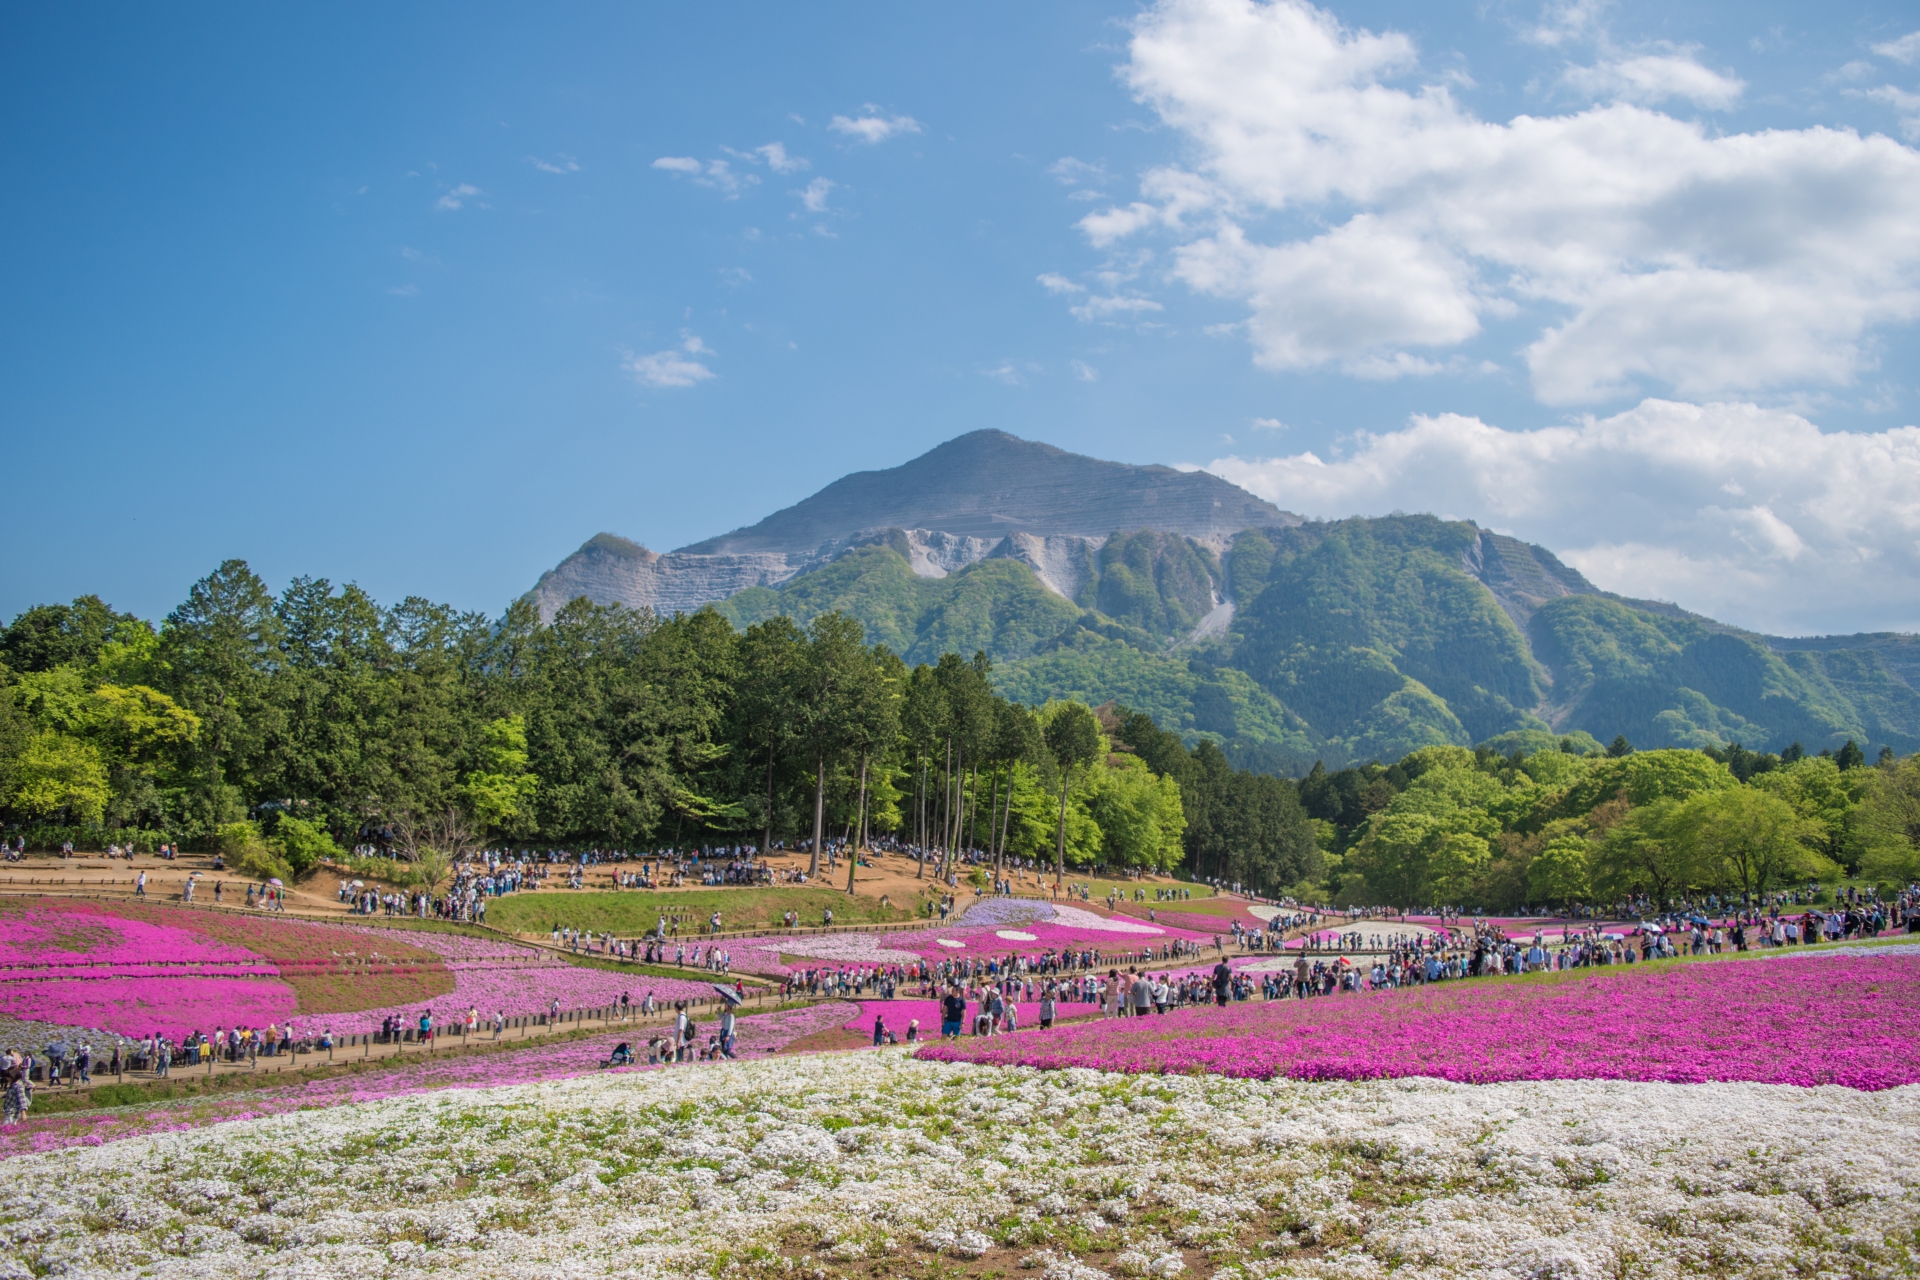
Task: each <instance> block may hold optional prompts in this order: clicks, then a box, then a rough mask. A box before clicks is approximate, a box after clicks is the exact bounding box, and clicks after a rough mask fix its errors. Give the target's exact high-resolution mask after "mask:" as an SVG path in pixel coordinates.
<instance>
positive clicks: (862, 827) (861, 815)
mask: <svg viewBox="0 0 1920 1280" xmlns="http://www.w3.org/2000/svg"><path fill="white" fill-rule="evenodd" d="M853 831H854V836H853V848H851V849H849V850H847V896H848V897H849V898H851V897H852V896H853V873H854V872H855V871H856V870H857V869H858V868H859V866H860V839H861V837H862V836H864V835H866V834H867V758H866V757H865V756H861V757H860V805H859V808H858V809H856V810H855V811H854V817H853Z"/></svg>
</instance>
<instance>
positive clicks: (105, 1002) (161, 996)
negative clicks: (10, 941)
mask: <svg viewBox="0 0 1920 1280" xmlns="http://www.w3.org/2000/svg"><path fill="white" fill-rule="evenodd" d="M294 1009H295V997H294V993H293V988H292V987H289V986H287V985H286V984H285V983H283V982H280V981H278V980H276V979H270V978H235V977H226V976H222V977H216V978H197V977H165V978H152V977H138V978H136V977H127V978H120V979H115V980H113V981H95V980H89V979H86V978H46V979H42V980H40V981H36V982H0V1014H4V1015H6V1016H7V1017H11V1018H20V1019H25V1020H29V1021H39V1022H57V1023H62V1024H64V1025H66V1026H70V1027H98V1028H100V1029H101V1030H103V1031H112V1032H117V1033H118V1034H120V1035H123V1036H129V1037H140V1036H145V1035H150V1034H151V1033H153V1032H155V1031H158V1032H160V1033H161V1034H162V1035H167V1036H171V1037H173V1038H174V1039H175V1040H178V1039H179V1038H180V1037H181V1036H183V1035H185V1034H186V1033H188V1032H190V1031H206V1032H211V1031H212V1030H213V1029H214V1028H215V1027H233V1026H244V1027H264V1026H266V1025H268V1024H269V1023H281V1024H284V1023H285V1022H286V1021H287V1019H289V1018H291V1017H293V1016H294Z"/></svg>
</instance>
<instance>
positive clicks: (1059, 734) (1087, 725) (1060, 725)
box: [1041, 702, 1101, 885]
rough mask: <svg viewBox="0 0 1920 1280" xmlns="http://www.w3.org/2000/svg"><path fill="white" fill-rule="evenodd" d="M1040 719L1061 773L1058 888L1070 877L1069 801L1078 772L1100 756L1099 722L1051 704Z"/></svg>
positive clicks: (1071, 706)
mask: <svg viewBox="0 0 1920 1280" xmlns="http://www.w3.org/2000/svg"><path fill="white" fill-rule="evenodd" d="M1041 718H1042V721H1043V725H1044V730H1043V731H1044V733H1045V735H1046V742H1047V750H1048V752H1049V753H1051V754H1052V756H1053V760H1054V764H1055V766H1056V767H1057V768H1058V769H1059V770H1060V825H1059V833H1058V836H1057V838H1056V840H1055V844H1054V861H1053V880H1054V883H1055V884H1056V885H1057V884H1060V883H1061V882H1062V881H1064V880H1065V879H1066V874H1067V799H1068V797H1069V796H1070V795H1071V794H1072V792H1073V783H1074V778H1075V775H1076V772H1084V771H1085V770H1086V769H1087V768H1089V767H1091V766H1092V764H1093V762H1094V761H1095V760H1097V759H1098V758H1099V756H1100V747H1101V743H1100V722H1099V721H1098V720H1096V719H1094V716H1093V712H1092V711H1090V710H1088V709H1087V708H1086V707H1085V706H1082V705H1081V704H1080V703H1078V702H1056V703H1050V704H1049V705H1048V706H1046V707H1044V708H1042V710H1041Z"/></svg>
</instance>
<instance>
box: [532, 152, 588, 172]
mask: <svg viewBox="0 0 1920 1280" xmlns="http://www.w3.org/2000/svg"><path fill="white" fill-rule="evenodd" d="M527 163H528V164H530V165H532V166H533V167H534V168H536V169H538V170H539V171H540V172H542V173H578V172H580V162H579V161H578V160H575V159H574V158H573V157H572V156H570V155H565V154H563V155H560V156H559V157H557V158H555V159H552V160H542V159H541V158H540V157H539V156H528V157H527Z"/></svg>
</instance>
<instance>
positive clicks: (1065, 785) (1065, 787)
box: [1053, 766, 1073, 888]
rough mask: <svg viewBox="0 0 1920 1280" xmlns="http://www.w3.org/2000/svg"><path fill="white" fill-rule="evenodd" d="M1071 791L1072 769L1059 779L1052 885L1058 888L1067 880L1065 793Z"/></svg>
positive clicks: (1068, 769) (1069, 768)
mask: <svg viewBox="0 0 1920 1280" xmlns="http://www.w3.org/2000/svg"><path fill="white" fill-rule="evenodd" d="M1071 790H1073V768H1072V766H1068V768H1067V771H1066V772H1065V773H1064V774H1063V775H1061V778H1060V835H1059V838H1058V840H1057V841H1056V842H1055V844H1054V848H1053V884H1054V887H1055V888H1059V886H1060V882H1061V881H1063V880H1065V879H1066V878H1067V792H1069V791H1071Z"/></svg>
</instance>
